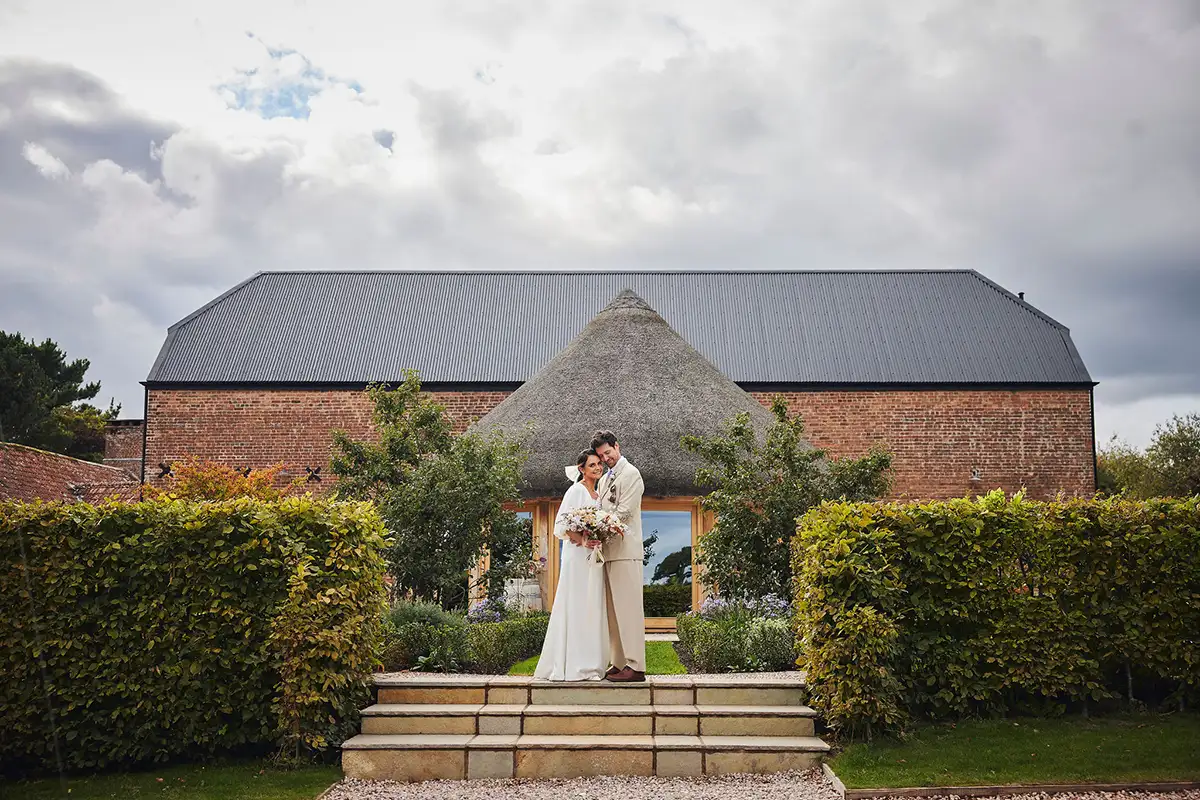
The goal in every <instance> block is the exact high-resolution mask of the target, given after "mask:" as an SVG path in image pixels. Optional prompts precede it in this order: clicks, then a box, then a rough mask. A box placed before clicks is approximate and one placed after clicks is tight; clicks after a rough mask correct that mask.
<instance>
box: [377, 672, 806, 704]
mask: <svg viewBox="0 0 1200 800" xmlns="http://www.w3.org/2000/svg"><path fill="white" fill-rule="evenodd" d="M375 687H376V692H377V695H378V702H379V703H383V704H397V703H412V704H418V705H441V704H446V705H471V704H479V705H551V706H562V705H616V706H631V705H644V706H649V705H705V706H710V705H724V706H801V705H804V701H805V699H806V696H807V688H806V685H805V682H804V674H803V673H787V674H785V675H767V676H724V675H654V676H651V677H649V678H648V679H647V680H646V682H645V683H635V684H630V683H612V682H609V681H586V682H579V683H563V682H551V681H539V680H534V679H533V678H530V677H524V676H515V675H428V674H423V673H393V674H391V675H378V676H376V678H375Z"/></svg>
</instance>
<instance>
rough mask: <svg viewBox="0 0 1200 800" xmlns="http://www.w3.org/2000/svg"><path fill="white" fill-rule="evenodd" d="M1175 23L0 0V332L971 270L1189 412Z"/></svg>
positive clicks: (1121, 416) (1103, 369) (660, 4)
mask: <svg viewBox="0 0 1200 800" xmlns="http://www.w3.org/2000/svg"><path fill="white" fill-rule="evenodd" d="M1198 76H1200V0H1124V2H1105V1H1104V0H1074V1H1072V0H1055V2H1051V3H1047V2H1045V1H1044V0H1028V2H1026V1H1025V0H994V1H993V2H985V1H984V0H964V1H963V2H938V1H931V0H905V2H903V3H900V2H883V0H878V1H877V2H859V1H858V0H761V1H760V0H749V1H747V2H738V3H731V2H727V1H726V2H710V1H709V0H649V1H648V0H525V1H524V2H508V1H507V0H487V2H484V1H483V0H477V1H475V2H469V1H468V0H440V1H439V2H409V1H408V0H402V1H392V2H384V1H383V0H377V1H376V2H362V1H361V0H338V2H326V1H325V0H236V2H233V1H231V0H206V2H204V3H183V2H164V0H105V1H104V2H89V1H88V0H0V329H3V330H8V331H14V330H15V331H20V332H22V333H24V334H25V335H26V336H34V337H36V338H38V339H41V338H44V337H47V336H48V337H51V338H53V339H55V340H56V341H58V342H59V343H60V344H62V345H63V346H64V348H65V349H66V350H67V352H68V353H69V354H70V355H71V356H73V357H80V356H82V357H87V358H90V359H91V361H92V364H93V368H92V372H91V373H90V374H89V377H90V378H92V379H99V380H101V381H102V383H103V386H104V389H103V395H102V398H101V402H102V403H105V404H106V403H107V400H108V398H109V397H115V398H116V400H117V401H118V402H119V403H121V404H123V406H124V409H125V410H124V413H123V416H126V417H138V416H140V415H141V411H142V390H141V387H140V386H139V385H138V381H139V380H142V379H144V378H145V376H146V373H147V372H148V371H149V368H150V365H151V363H152V362H153V359H154V356H155V355H156V354H157V351H158V348H159V347H160V345H161V344H162V341H163V338H164V336H165V332H166V328H167V326H168V325H170V324H171V323H173V322H175V321H177V320H178V319H179V318H181V317H183V316H184V315H186V314H187V313H189V312H190V311H192V310H194V309H195V308H197V307H198V306H200V305H202V304H203V303H205V302H207V301H208V300H210V299H212V298H213V297H214V296H216V295H217V294H218V293H220V292H222V291H224V290H226V289H228V288H229V287H231V286H233V285H234V284H236V283H238V282H239V281H241V280H243V279H245V278H246V277H248V276H250V275H251V274H253V273H254V272H256V271H259V270H270V269H350V268H356V269H448V268H453V269H508V268H526V269H550V268H594V269H631V268H646V269H650V268H654V269H658V268H662V269H681V268H690V269H722V268H758V269H795V268H804V269H848V268H856V269H878V268H934V269H940V268H953V267H960V268H962V267H970V268H974V269H977V270H979V271H981V272H982V273H984V274H985V275H987V276H988V277H990V278H992V279H994V280H996V281H998V282H999V283H1001V284H1002V285H1004V286H1005V287H1007V288H1008V289H1010V290H1012V291H1014V292H1016V291H1024V292H1025V296H1026V299H1027V300H1029V301H1031V302H1032V303H1033V304H1034V305H1035V306H1037V307H1039V308H1040V309H1042V310H1043V311H1045V312H1047V313H1048V314H1050V315H1051V316H1053V317H1055V318H1056V319H1058V320H1059V321H1061V322H1063V323H1064V324H1066V325H1068V326H1069V327H1070V328H1071V331H1072V335H1073V337H1074V340H1075V342H1076V344H1077V346H1078V347H1079V350H1080V351H1081V353H1082V355H1083V358H1084V360H1085V362H1086V363H1087V365H1088V367H1089V369H1090V370H1091V373H1092V375H1093V377H1094V378H1095V379H1096V380H1098V381H1100V386H1099V387H1098V388H1097V392H1096V400H1097V436H1098V438H1099V439H1100V440H1101V441H1104V440H1105V439H1107V438H1108V436H1109V435H1111V434H1112V433H1114V432H1115V433H1119V434H1120V435H1122V436H1123V437H1124V438H1126V439H1127V440H1129V441H1131V442H1133V443H1135V444H1145V443H1146V442H1147V441H1148V440H1149V437H1150V434H1151V432H1152V430H1153V428H1154V425H1155V424H1156V423H1157V422H1159V421H1161V420H1163V419H1165V418H1166V417H1168V416H1170V415H1171V414H1173V413H1184V412H1187V411H1192V410H1200V345H1198V343H1200V313H1198V312H1197V308H1198V307H1200V77H1198Z"/></svg>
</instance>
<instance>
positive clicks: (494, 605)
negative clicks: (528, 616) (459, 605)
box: [467, 597, 512, 623]
mask: <svg viewBox="0 0 1200 800" xmlns="http://www.w3.org/2000/svg"><path fill="white" fill-rule="evenodd" d="M510 616H512V612H511V611H510V610H509V608H508V606H507V605H505V603H504V598H503V597H498V598H495V599H493V598H490V597H488V598H485V599H483V600H480V601H478V602H476V603H473V604H472V605H471V607H470V608H469V609H468V610H467V622H472V623H474V622H499V621H500V620H502V619H505V618H507V617H510Z"/></svg>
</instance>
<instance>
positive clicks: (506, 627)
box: [467, 614, 550, 675]
mask: <svg viewBox="0 0 1200 800" xmlns="http://www.w3.org/2000/svg"><path fill="white" fill-rule="evenodd" d="M549 622H550V617H549V616H548V615H546V614H532V615H530V616H526V617H517V618H516V619H506V620H503V621H501V622H477V623H474V624H472V625H468V626H467V643H468V649H469V651H470V654H471V662H472V664H473V666H474V668H475V670H476V671H477V672H482V673H484V674H487V675H506V674H508V671H509V669H511V668H512V665H513V664H516V663H517V662H518V661H520V660H522V659H525V658H529V657H530V656H536V655H537V654H538V653H540V652H542V642H543V641H545V639H546V626H547V625H548V624H549Z"/></svg>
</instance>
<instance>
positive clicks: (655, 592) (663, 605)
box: [642, 583, 692, 617]
mask: <svg viewBox="0 0 1200 800" xmlns="http://www.w3.org/2000/svg"><path fill="white" fill-rule="evenodd" d="M642 607H643V609H644V613H645V615H646V616H647V617H674V616H675V615H677V614H682V613H684V612H685V611H688V610H689V609H691V607H692V585H691V584H690V583H653V584H649V585H647V586H643V587H642Z"/></svg>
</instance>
